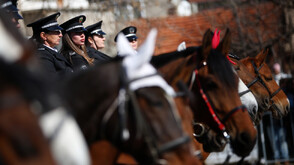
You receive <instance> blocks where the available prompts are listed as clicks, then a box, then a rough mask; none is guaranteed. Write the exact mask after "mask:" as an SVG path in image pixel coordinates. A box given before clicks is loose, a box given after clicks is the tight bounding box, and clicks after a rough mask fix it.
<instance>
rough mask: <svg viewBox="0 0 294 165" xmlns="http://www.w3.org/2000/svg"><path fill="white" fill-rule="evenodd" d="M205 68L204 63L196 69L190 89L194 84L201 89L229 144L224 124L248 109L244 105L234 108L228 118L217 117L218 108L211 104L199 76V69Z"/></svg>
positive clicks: (203, 97)
mask: <svg viewBox="0 0 294 165" xmlns="http://www.w3.org/2000/svg"><path fill="white" fill-rule="evenodd" d="M204 66H206V62H203V63H202V65H200V66H199V67H196V69H195V70H194V71H193V73H192V77H191V82H190V89H192V87H193V84H194V83H195V82H196V85H197V87H198V89H199V92H200V94H201V97H202V99H203V100H204V101H205V104H206V106H207V108H208V110H209V112H210V114H211V116H212V118H213V120H214V121H215V122H216V123H217V125H218V128H219V130H220V131H221V132H222V135H223V137H224V138H225V139H226V142H229V140H230V135H229V134H228V133H227V130H226V127H225V125H224V123H226V122H227V121H228V119H229V118H230V117H231V116H232V115H233V114H235V113H236V112H238V111H239V110H242V111H243V112H244V111H245V110H246V107H245V106H244V105H240V106H237V107H235V108H233V109H232V110H231V111H230V112H229V113H228V114H226V116H225V117H224V118H223V119H220V117H219V116H218V115H217V113H216V111H215V109H216V108H215V107H214V106H213V104H211V101H210V99H209V97H208V96H207V95H206V94H205V92H204V90H203V88H202V86H201V83H200V80H199V76H197V75H198V72H199V69H201V68H202V67H204Z"/></svg>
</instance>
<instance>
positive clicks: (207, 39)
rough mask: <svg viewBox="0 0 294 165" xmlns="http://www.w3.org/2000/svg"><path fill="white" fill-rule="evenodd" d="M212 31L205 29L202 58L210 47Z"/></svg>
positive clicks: (206, 54)
mask: <svg viewBox="0 0 294 165" xmlns="http://www.w3.org/2000/svg"><path fill="white" fill-rule="evenodd" d="M211 42H212V31H211V30H210V29H207V30H206V32H205V34H204V36H203V40H202V56H203V57H204V59H206V58H207V56H208V54H209V52H210V50H211V48H212V44H211Z"/></svg>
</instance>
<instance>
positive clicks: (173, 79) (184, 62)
mask: <svg viewBox="0 0 294 165" xmlns="http://www.w3.org/2000/svg"><path fill="white" fill-rule="evenodd" d="M190 59H191V57H190V56H189V57H186V58H179V59H176V60H174V61H172V62H170V63H169V64H167V65H164V66H162V67H161V68H158V70H159V72H160V73H161V74H162V76H163V78H164V79H165V80H166V81H167V83H168V84H170V85H171V86H172V87H173V88H174V89H177V83H178V82H179V81H180V80H182V81H184V83H185V84H187V83H188V81H189V78H190V77H191V74H192V72H193V69H194V68H195V67H194V65H192V64H189V61H190Z"/></svg>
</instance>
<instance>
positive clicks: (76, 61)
mask: <svg viewBox="0 0 294 165" xmlns="http://www.w3.org/2000/svg"><path fill="white" fill-rule="evenodd" d="M63 55H64V56H65V57H66V59H67V60H68V61H70V62H71V66H72V68H73V70H74V72H76V71H81V70H86V69H87V68H89V63H88V61H87V60H86V59H85V58H84V57H83V56H81V55H79V54H77V53H76V52H74V51H67V52H63Z"/></svg>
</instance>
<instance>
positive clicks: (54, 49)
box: [43, 44, 58, 52]
mask: <svg viewBox="0 0 294 165" xmlns="http://www.w3.org/2000/svg"><path fill="white" fill-rule="evenodd" d="M43 45H44V46H45V47H47V48H49V49H51V50H53V51H55V52H58V50H57V49H56V48H51V47H50V46H47V45H45V44H43Z"/></svg>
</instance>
